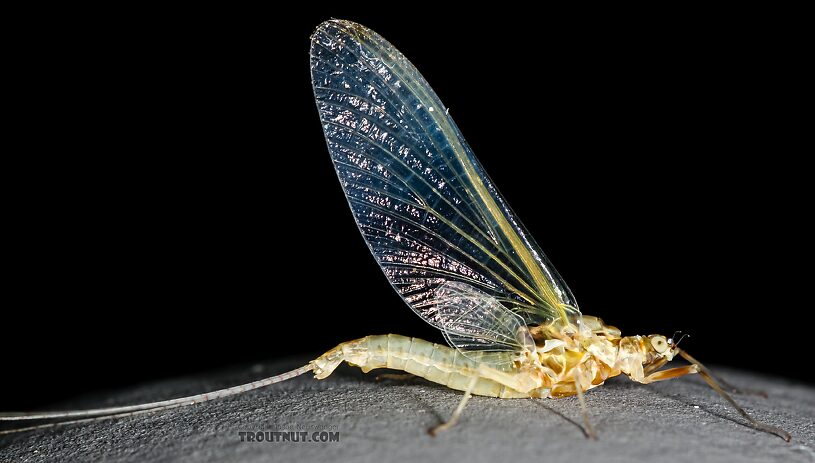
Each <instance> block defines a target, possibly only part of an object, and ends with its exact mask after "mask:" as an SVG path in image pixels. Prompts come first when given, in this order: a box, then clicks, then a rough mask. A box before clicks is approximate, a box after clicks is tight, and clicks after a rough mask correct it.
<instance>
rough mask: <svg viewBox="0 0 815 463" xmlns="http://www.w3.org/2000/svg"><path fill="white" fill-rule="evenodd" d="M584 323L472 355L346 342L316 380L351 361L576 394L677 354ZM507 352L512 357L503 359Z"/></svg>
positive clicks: (501, 389) (511, 388)
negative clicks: (530, 343)
mask: <svg viewBox="0 0 815 463" xmlns="http://www.w3.org/2000/svg"><path fill="white" fill-rule="evenodd" d="M581 323H582V326H581V325H579V324H578V326H575V325H568V326H567V327H565V328H559V327H556V326H552V325H541V326H539V327H535V328H532V329H531V330H530V333H531V334H532V336H533V338H534V339H535V343H536V348H535V352H531V351H526V352H520V353H510V352H505V353H498V354H497V355H498V357H496V353H479V352H468V353H467V354H466V355H465V354H463V353H462V352H459V351H458V350H456V349H452V348H450V347H447V346H443V345H440V344H435V343H431V342H428V341H424V340H422V339H417V338H410V337H406V336H401V335H397V334H387V335H378V336H366V337H364V338H361V339H356V340H354V341H349V342H344V343H342V344H340V345H339V346H337V347H335V348H334V349H331V350H330V351H328V352H326V353H325V354H323V355H321V356H320V357H319V358H317V359H316V360H314V361H312V362H311V363H312V366H313V368H314V373H315V377H316V378H317V379H323V378H326V377H327V376H328V375H330V374H331V373H332V372H333V371H334V369H335V368H336V367H337V366H338V365H339V364H340V363H341V362H343V361H345V362H348V363H349V364H351V365H354V366H358V367H360V368H361V369H362V371H364V372H366V373H367V372H368V371H371V370H373V369H376V368H390V369H394V370H402V371H405V372H408V373H412V374H414V375H417V376H420V377H422V378H426V379H428V380H430V381H433V382H435V383H439V384H442V385H444V386H447V387H449V388H452V389H457V390H460V391H466V390H467V388H468V386H469V385H470V383H471V380H472V379H473V378H474V377H477V378H478V380H477V381H476V382H475V383H474V384H473V385H472V391H471V392H472V393H473V394H477V395H482V396H490V397H501V398H525V397H561V396H567V395H572V394H575V393H576V392H577V391H576V390H575V386H576V385H577V384H578V383H579V385H580V388H581V391H586V390H589V389H591V388H593V387H596V386H599V385H601V384H603V382H604V381H605V380H606V379H608V378H610V377H613V376H617V375H619V374H621V373H625V374H627V375H628V376H630V377H631V378H632V379H633V380H635V381H638V382H643V383H645V382H650V380H649V378H647V377H646V373H647V372H648V370H651V368H649V366H651V365H656V366H657V367H659V366H662V365H663V364H664V363H665V361H667V360H670V357H672V355H671V353H670V352H664V353H663V354H660V355H655V354H656V352H655V351H654V348H653V347H652V346H651V343H650V341H649V338H648V337H642V336H631V337H620V332H619V330H617V329H616V328H614V327H611V326H606V325H604V324H603V323H602V321H601V320H600V319H598V318H594V317H583V321H582V322H581ZM666 354H667V355H666ZM501 355H505V356H506V357H505V358H504V360H505V362H503V363H501V364H500V365H496V362H495V360H496V358H499V357H500V356H501ZM644 364H645V367H644ZM657 364H658V365H657Z"/></svg>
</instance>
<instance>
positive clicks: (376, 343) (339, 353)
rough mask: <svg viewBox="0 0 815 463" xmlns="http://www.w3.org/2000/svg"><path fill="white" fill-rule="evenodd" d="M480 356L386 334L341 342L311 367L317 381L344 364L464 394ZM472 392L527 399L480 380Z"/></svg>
mask: <svg viewBox="0 0 815 463" xmlns="http://www.w3.org/2000/svg"><path fill="white" fill-rule="evenodd" d="M507 355H511V354H510V353H507ZM479 356H480V355H479V353H471V354H468V357H465V356H464V355H462V354H461V353H460V352H459V351H457V350H455V349H451V348H449V347H447V346H443V345H441V344H436V343H431V342H428V341H425V340H422V339H418V338H409V337H407V336H401V335H398V334H386V335H377V336H366V337H364V338H360V339H357V340H354V341H349V342H345V343H342V344H340V345H339V346H337V347H335V348H334V349H332V350H330V351H328V352H326V353H325V354H323V355H322V356H320V357H319V358H318V359H316V360H314V361H313V364H314V367H315V368H314V372H315V376H316V377H317V378H318V379H322V378H325V377H327V376H328V375H330V374H331V372H332V371H333V370H334V368H336V367H337V365H339V363H340V362H342V361H346V362H348V363H349V364H351V365H355V366H358V367H360V369H362V371H364V372H366V373H367V372H369V371H371V370H373V369H375V368H391V369H394V370H402V371H406V372H408V373H412V374H414V375H416V376H420V377H422V378H425V379H428V380H430V381H433V382H434V383H439V384H442V385H444V386H447V387H449V388H451V389H457V390H459V391H464V390H466V389H467V386H468V385H469V384H470V381H471V379H472V377H473V376H474V375H475V372H476V369H477V368H478V364H479V362H478V358H479ZM472 392H473V394H476V395H483V396H489V397H501V398H522V397H529V394H523V393H520V392H518V391H515V390H513V389H511V388H507V387H505V386H503V385H502V384H499V383H497V382H495V381H492V380H490V379H486V378H483V377H482V378H479V380H478V381H477V382H476V384H475V388H474V389H473V391H472Z"/></svg>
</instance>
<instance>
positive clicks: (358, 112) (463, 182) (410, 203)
mask: <svg viewBox="0 0 815 463" xmlns="http://www.w3.org/2000/svg"><path fill="white" fill-rule="evenodd" d="M311 76H312V85H313V87H314V96H315V98H316V101H317V108H318V110H319V113H320V120H321V122H322V126H323V131H324V133H325V138H326V143H327V144H328V150H329V152H330V154H331V159H332V161H333V162H334V167H335V169H336V171H337V175H338V176H339V179H340V183H341V184H342V187H343V190H344V191H345V195H346V197H347V199H348V203H349V205H350V207H351V211H352V212H353V215H354V218H355V220H356V222H357V225H358V226H359V229H360V231H361V232H362V235H363V237H364V238H365V241H366V242H367V244H368V246H369V247H370V249H371V252H372V253H373V255H374V257H375V258H376V260H377V262H378V263H379V265H380V266H381V267H382V270H383V271H384V272H385V275H386V276H387V277H388V279H389V280H390V282H391V284H392V285H393V287H394V288H395V289H396V290H397V291H398V292H399V294H400V295H401V296H402V298H403V299H404V300H405V302H407V304H408V305H409V306H410V307H411V308H412V309H413V310H414V311H416V313H418V314H419V315H420V316H421V317H422V318H423V319H424V320H426V321H427V322H429V323H430V324H432V325H434V326H436V327H438V328H440V329H442V330H444V329H445V326H444V320H442V319H440V318H439V313H438V311H437V310H435V307H436V306H435V303H436V300H437V298H435V296H434V295H435V291H436V289H437V288H438V287H439V286H440V285H442V284H445V283H447V282H459V283H466V284H467V285H470V286H472V287H473V288H477V289H478V290H479V291H480V292H482V293H484V294H487V295H489V296H490V297H492V298H493V299H494V300H496V301H499V302H500V303H501V304H503V305H504V306H505V307H507V308H509V309H511V310H513V311H514V312H516V313H518V314H519V315H520V316H521V317H523V319H524V322H525V323H530V324H531V323H543V322H550V321H554V320H557V319H562V320H564V321H571V320H572V319H573V317H575V316H578V315H579V314H580V312H579V310H578V308H577V304H576V303H575V299H574V297H573V296H572V294H571V292H570V291H569V289H568V287H567V286H566V284H565V283H564V282H563V280H562V279H561V277H560V276H559V275H558V273H557V272H556V271H555V269H554V267H553V266H552V265H551V264H550V263H549V261H548V260H547V259H546V256H544V254H543V252H542V251H541V250H540V248H539V247H538V246H537V244H535V242H534V240H533V239H532V237H531V236H530V235H529V233H528V232H527V231H526V230H525V229H524V227H523V225H522V224H521V223H520V221H519V220H518V219H517V218H516V217H515V215H514V214H513V213H512V211H511V209H510V208H509V206H508V205H507V203H506V202H505V201H504V199H503V198H502V197H501V195H500V194H499V193H498V190H496V189H495V187H494V186H493V184H492V182H491V181H490V180H489V178H488V177H487V174H486V173H485V172H484V170H483V168H482V167H481V165H480V164H479V162H478V160H476V158H475V156H474V155H473V153H472V151H471V150H470V148H469V146H468V145H467V142H466V141H465V140H464V138H463V137H462V135H461V133H460V132H459V130H458V128H457V127H456V125H455V123H454V122H453V120H452V118H451V117H450V116H449V114H448V112H447V109H446V108H445V106H444V105H443V104H442V103H441V101H440V100H439V98H438V97H437V96H436V94H435V93H434V92H433V90H432V89H431V88H430V86H429V85H428V84H427V82H426V81H425V79H424V78H423V77H422V76H421V75H420V74H419V72H418V71H417V70H416V68H415V67H414V66H413V65H412V64H411V63H410V62H409V61H408V60H407V59H406V58H405V57H404V56H403V55H402V54H401V53H400V52H399V51H398V50H396V48H394V47H393V46H392V45H391V44H390V43H388V42H387V41H386V40H385V39H383V38H382V37H380V36H379V35H378V34H376V33H375V32H373V31H371V30H369V29H367V28H365V27H363V26H361V25H359V24H355V23H352V22H349V21H340V20H331V21H327V22H324V23H323V24H321V25H320V26H319V27H318V28H317V30H316V31H315V32H314V35H313V36H312V39H311ZM489 92H490V89H484V95H487V94H489Z"/></svg>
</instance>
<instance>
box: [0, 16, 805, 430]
mask: <svg viewBox="0 0 815 463" xmlns="http://www.w3.org/2000/svg"><path fill="white" fill-rule="evenodd" d="M310 56H311V76H312V85H313V90H314V97H315V99H316V102H317V108H318V111H319V114H320V120H321V122H322V127H323V131H324V134H325V140H326V143H327V145H328V151H329V152H330V154H331V160H332V161H333V163H334V168H335V170H336V173H337V176H338V177H339V180H340V183H341V185H342V188H343V191H344V192H345V196H346V198H347V200H348V204H349V206H350V208H351V211H352V213H353V216H354V219H355V220H356V223H357V226H358V227H359V230H360V231H361V232H362V235H363V237H364V238H365V241H366V243H367V245H368V247H369V248H370V251H371V252H372V253H373V255H374V257H375V258H376V261H377V262H378V263H379V265H380V267H381V268H382V270H383V271H384V272H385V275H386V276H387V278H388V279H389V280H390V283H391V285H392V286H393V288H394V289H395V290H396V291H397V292H398V293H399V294H400V295H401V297H402V299H404V301H405V302H406V303H407V305H408V306H410V308H411V309H413V310H414V311H415V312H416V313H417V314H418V315H419V316H420V317H421V318H422V319H423V320H425V321H426V322H428V323H430V324H431V325H433V326H434V327H436V328H438V329H439V330H441V332H442V333H443V335H444V338H445V340H446V341H447V344H449V346H443V345H439V344H434V343H431V342H427V341H424V340H421V339H416V338H410V337H405V336H400V335H396V334H388V335H380V336H367V337H364V338H362V339H357V340H354V341H349V342H344V343H342V344H340V345H338V346H337V347H335V348H333V349H331V350H329V351H328V352H326V353H325V354H323V355H321V356H320V357H318V358H317V359H315V360H313V361H311V362H309V364H308V365H306V366H303V367H301V368H298V369H296V370H293V371H290V372H287V373H283V374H281V375H278V376H273V377H270V378H266V379H263V380H260V381H256V382H253V383H249V384H244V385H241V386H236V387H232V388H228V389H223V390H220V391H215V392H211V393H208V394H201V395H196V396H191V397H183V398H179V399H172V400H166V401H162V402H153V403H149V404H142V405H132V406H123V407H114V408H103V409H95V410H81V411H69V412H39V413H7V414H3V415H2V417H1V418H0V419H2V420H33V419H72V420H73V421H70V422H74V423H75V422H81V421H92V420H98V419H103V418H110V417H119V416H126V415H133V414H138V413H147V412H154V411H157V410H164V409H169V408H173V407H178V406H183V405H189V404H193V403H199V402H204V401H207V400H212V399H216V398H220V397H226V396H230V395H235V394H239V393H242V392H245V391H248V390H251V389H257V388H259V387H263V386H267V385H270V384H274V383H277V382H280V381H284V380H286V379H289V378H292V377H295V376H298V375H301V374H304V373H306V372H308V371H312V372H313V373H314V376H315V378H317V379H325V378H327V377H328V376H329V375H331V373H332V372H333V371H334V369H335V368H337V366H339V365H340V364H341V363H342V362H346V363H348V364H350V365H354V366H357V367H359V368H361V369H362V370H363V371H364V372H368V371H370V370H373V369H376V368H390V369H395V370H402V371H405V372H407V373H410V374H413V375H416V376H419V377H422V378H426V379H428V380H430V381H432V382H435V383H439V384H442V385H444V386H447V387H449V388H452V389H457V390H460V391H464V396H463V398H462V399H461V401H460V403H459V405H458V407H457V408H456V409H455V410H454V411H453V413H452V416H451V417H450V419H449V420H448V421H446V422H445V423H442V424H440V425H439V426H437V427H435V428H434V429H433V430H432V431H431V432H432V433H434V434H435V433H438V432H439V431H442V430H444V429H447V428H449V427H451V426H452V425H454V424H455V423H456V422H457V420H458V419H459V417H460V416H461V414H462V411H463V410H464V407H465V405H466V403H467V401H468V399H469V398H470V397H471V395H473V394H476V395H481V396H490V397H500V398H526V397H532V398H544V397H545V398H557V397H564V396H572V395H576V396H577V397H578V399H579V402H580V404H581V408H582V411H583V419H584V422H585V428H586V433H587V435H589V436H591V437H593V436H594V431H593V429H592V427H591V424H590V422H589V420H588V415H587V413H586V405H585V401H584V398H583V394H584V393H585V392H586V391H588V390H589V389H592V388H594V387H597V386H600V385H601V384H603V382H604V381H605V380H606V379H608V378H610V377H613V376H617V375H620V374H625V375H627V376H628V377H629V378H631V379H632V380H634V381H637V382H640V383H643V384H648V383H653V382H655V381H663V380H667V379H671V378H677V377H680V376H684V375H688V374H694V373H698V374H699V375H700V376H701V377H702V378H703V379H704V380H705V381H706V382H707V384H709V385H710V387H712V388H713V389H714V390H715V391H716V392H717V393H719V394H720V395H721V396H722V397H724V398H725V399H726V400H727V401H728V402H729V403H730V404H731V405H732V406H733V407H734V408H735V410H737V411H738V412H739V413H740V414H741V415H742V416H743V417H744V418H745V419H746V420H747V421H748V422H749V423H750V425H751V426H753V427H754V428H756V429H758V430H761V431H765V432H768V433H772V434H775V435H777V436H780V437H782V438H783V439H785V440H789V439H790V435H789V434H788V433H786V432H785V431H783V430H781V429H778V428H775V427H772V426H769V425H766V424H764V423H761V422H759V421H757V420H755V419H754V418H753V417H752V416H750V415H749V414H748V413H747V412H745V411H744V410H743V409H742V408H740V407H739V406H738V405H737V404H736V402H735V401H733V399H732V398H731V397H730V396H729V395H728V394H727V392H726V390H725V389H732V387H731V386H729V385H727V384H726V383H724V382H723V381H721V380H718V379H716V378H715V377H714V376H713V375H712V374H711V373H710V371H708V370H707V369H706V368H705V367H704V366H702V364H701V363H699V362H698V361H697V360H696V359H694V358H693V357H691V356H690V355H688V354H687V353H686V352H684V351H683V350H681V349H680V348H679V347H678V344H679V339H676V338H675V337H671V338H668V337H666V336H662V335H650V336H622V335H621V333H620V331H619V330H618V329H617V328H615V327H613V326H610V325H606V324H605V323H604V322H603V321H602V320H600V319H599V318H596V317H591V316H587V315H582V314H581V312H580V310H579V309H578V306H577V303H576V302H575V298H574V296H573V295H572V293H571V291H570V290H569V288H568V286H566V283H565V282H564V281H563V279H562V278H561V276H560V275H559V274H558V273H557V271H555V269H554V267H553V266H552V264H551V263H550V262H549V260H548V259H547V258H546V256H545V255H544V253H543V252H542V251H541V249H540V248H539V247H538V245H537V244H536V243H535V241H534V240H533V239H532V237H531V236H530V235H529V233H528V232H527V231H526V229H525V228H524V227H523V225H522V224H521V222H520V221H519V220H518V219H517V218H516V217H515V214H514V213H513V212H512V210H511V209H510V208H509V205H507V203H506V201H505V200H504V198H503V197H502V196H501V195H500V194H499V192H498V190H497V189H496V188H495V186H494V185H493V184H492V182H491V181H490V179H489V177H487V175H486V173H485V172H484V170H483V168H482V167H481V164H480V163H479V162H478V160H477V159H476V158H475V156H474V155H473V152H472V151H471V149H470V147H469V146H468V145H467V143H466V142H465V140H464V137H463V136H462V135H461V132H460V131H459V129H458V127H457V126H456V124H455V123H454V122H453V119H452V118H451V117H450V115H449V112H448V111H447V109H446V108H445V106H444V105H443V104H442V102H441V101H440V100H439V98H438V97H437V96H436V94H435V92H434V91H433V90H432V89H431V88H430V86H429V85H428V84H427V82H426V81H425V79H424V78H423V77H422V76H421V75H420V74H419V72H418V71H417V70H416V68H415V67H414V66H413V65H412V64H411V63H410V62H409V61H408V60H407V59H406V58H405V57H404V56H403V55H402V54H401V53H400V52H399V51H398V50H396V48H394V47H393V46H392V45H391V44H390V43H388V42H387V41H386V40H385V39H383V38H382V37H380V36H379V35H378V34H376V33H375V32H373V31H371V30H369V29H367V28H365V27H363V26H361V25H359V24H355V23H353V22H349V21H340V20H331V21H326V22H324V23H323V24H321V25H320V26H319V27H318V28H317V30H316V31H315V32H314V34H313V36H312V38H311V53H310ZM677 356H679V357H682V358H684V359H685V360H687V361H688V362H689V365H687V366H681V367H677V368H671V369H661V368H662V367H663V366H664V365H665V364H666V363H668V362H670V361H671V360H673V359H674V358H675V357H677ZM55 424H60V423H48V424H45V425H40V426H34V427H29V428H23V429H32V428H37V427H42V426H53V425H55ZM62 424H64V423H62ZM16 431H19V429H17V430H16Z"/></svg>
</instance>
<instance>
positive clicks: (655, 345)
mask: <svg viewBox="0 0 815 463" xmlns="http://www.w3.org/2000/svg"><path fill="white" fill-rule="evenodd" d="M646 345H647V347H648V348H650V354H652V356H653V357H654V358H655V359H661V358H665V359H666V360H667V361H669V362H670V361H671V360H673V358H674V356H676V355H678V354H679V348H678V347H676V343H675V342H674V340H673V338H666V337H665V336H663V335H661V334H652V335H650V336H648V343H647V344H646Z"/></svg>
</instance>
